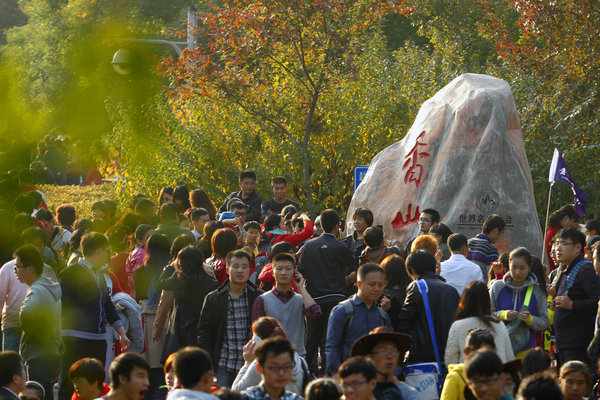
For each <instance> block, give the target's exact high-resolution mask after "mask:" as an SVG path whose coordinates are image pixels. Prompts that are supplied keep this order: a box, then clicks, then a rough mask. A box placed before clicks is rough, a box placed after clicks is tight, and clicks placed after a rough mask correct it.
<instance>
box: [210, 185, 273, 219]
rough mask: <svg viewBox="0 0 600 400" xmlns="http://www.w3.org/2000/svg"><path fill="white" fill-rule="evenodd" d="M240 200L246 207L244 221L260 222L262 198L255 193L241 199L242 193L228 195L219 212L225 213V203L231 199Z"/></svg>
mask: <svg viewBox="0 0 600 400" xmlns="http://www.w3.org/2000/svg"><path fill="white" fill-rule="evenodd" d="M234 197H235V198H237V199H240V200H241V201H242V202H244V204H245V205H246V207H248V215H246V221H258V222H260V220H261V206H262V202H263V201H262V197H260V195H259V194H258V193H256V191H254V192H253V193H252V194H251V195H250V196H248V197H246V198H245V199H242V191H241V190H240V191H239V192H233V193H230V194H229V196H227V199H225V202H224V203H223V204H222V205H221V207H219V212H221V213H222V212H225V211H227V203H228V202H229V200H231V199H232V198H234Z"/></svg>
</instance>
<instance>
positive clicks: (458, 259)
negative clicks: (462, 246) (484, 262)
mask: <svg viewBox="0 0 600 400" xmlns="http://www.w3.org/2000/svg"><path fill="white" fill-rule="evenodd" d="M440 276H441V277H442V278H444V279H445V280H446V283H447V284H448V285H450V286H452V287H453V288H455V289H456V291H457V292H458V294H459V295H462V292H463V291H464V290H465V287H466V286H467V284H468V283H469V282H471V281H482V282H484V280H483V275H482V273H481V268H479V265H477V264H475V263H474V262H471V261H469V260H467V259H466V258H465V256H463V255H462V254H452V256H451V257H450V258H449V259H448V260H446V261H444V262H443V263H442V264H441V271H440Z"/></svg>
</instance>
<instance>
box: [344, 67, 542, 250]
mask: <svg viewBox="0 0 600 400" xmlns="http://www.w3.org/2000/svg"><path fill="white" fill-rule="evenodd" d="M358 207H366V208H369V209H370V210H372V211H373V213H374V216H375V220H374V225H383V229H384V232H385V235H386V238H387V239H388V240H398V241H399V242H400V243H402V244H404V243H406V242H407V241H408V240H409V239H410V238H412V237H414V236H416V235H417V234H418V224H417V221H418V219H419V215H420V211H421V210H424V209H426V208H434V209H436V210H438V211H439V212H440V215H441V216H442V222H443V223H444V224H446V225H448V226H449V227H450V229H452V231H453V232H461V233H463V234H465V235H466V236H467V237H472V236H475V235H476V234H477V233H479V232H480V231H481V226H482V224H483V221H484V220H485V218H486V217H487V216H488V215H491V214H499V215H501V216H502V217H503V218H504V220H505V221H506V229H505V233H504V237H503V239H502V241H501V242H499V243H496V246H497V247H498V248H499V250H500V251H506V250H509V249H513V248H515V247H519V246H525V247H527V248H528V249H529V250H530V251H531V252H532V253H533V254H534V255H540V254H541V249H542V240H543V239H542V232H541V229H540V223H539V220H538V216H537V211H536V207H535V201H534V194H533V185H532V181H531V173H530V171H529V164H528V162H527V155H526V154H525V148H524V145H523V137H522V135H521V127H520V124H519V117H518V115H517V109H516V107H515V101H514V98H513V95H512V91H511V89H510V86H509V85H508V83H506V82H505V81H503V80H501V79H497V78H493V77H490V76H487V75H477V74H464V75H461V76H459V77H457V78H456V79H454V80H453V81H452V82H450V84H448V85H447V86H446V87H444V88H443V89H441V90H440V91H439V92H437V93H436V94H435V95H434V96H433V97H432V98H431V99H429V100H427V101H426V102H425V103H424V104H423V106H421V109H420V110H419V113H418V115H417V118H416V120H415V122H414V124H413V125H412V127H411V128H410V130H409V131H408V133H407V134H406V136H405V137H404V139H402V140H401V141H399V142H397V143H395V144H393V145H391V146H389V147H388V148H386V149H384V150H383V151H382V152H380V153H379V154H378V155H377V156H375V158H373V160H372V161H371V164H370V166H369V170H368V171H367V173H366V175H365V177H364V179H363V181H362V183H361V184H360V185H359V187H358V188H357V190H356V192H355V193H354V197H353V198H352V202H351V203H350V208H349V210H348V216H347V218H348V221H351V216H352V212H353V211H354V210H355V209H356V208H358Z"/></svg>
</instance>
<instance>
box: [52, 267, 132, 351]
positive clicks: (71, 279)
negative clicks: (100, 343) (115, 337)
mask: <svg viewBox="0 0 600 400" xmlns="http://www.w3.org/2000/svg"><path fill="white" fill-rule="evenodd" d="M94 274H97V275H98V277H97V278H96V277H95V276H94ZM102 275H103V274H101V273H100V272H96V271H94V270H93V267H92V266H91V264H89V263H88V262H87V261H85V260H84V259H80V260H79V261H78V262H77V263H75V264H72V265H70V266H68V267H67V268H65V269H64V270H63V271H62V272H61V274H60V276H59V278H58V281H59V283H60V288H61V290H62V329H63V331H62V334H63V336H74V337H78V338H81V339H89V340H105V339H106V326H105V321H106V320H108V322H109V323H110V324H111V325H112V327H113V328H114V329H117V328H119V327H120V326H122V325H123V322H122V321H121V318H120V317H119V314H118V313H117V310H116V309H115V305H114V304H113V302H112V301H111V298H110V296H109V293H108V287H107V286H106V281H105V279H104V277H103V276H102Z"/></svg>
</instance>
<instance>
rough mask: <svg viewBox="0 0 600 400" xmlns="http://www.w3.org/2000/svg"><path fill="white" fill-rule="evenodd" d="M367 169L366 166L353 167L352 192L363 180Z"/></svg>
mask: <svg viewBox="0 0 600 400" xmlns="http://www.w3.org/2000/svg"><path fill="white" fill-rule="evenodd" d="M368 169H369V166H368V165H357V166H356V167H354V191H355V192H356V188H357V187H358V185H360V183H361V182H362V181H363V179H364V178H365V174H366V173H367V170H368Z"/></svg>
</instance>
